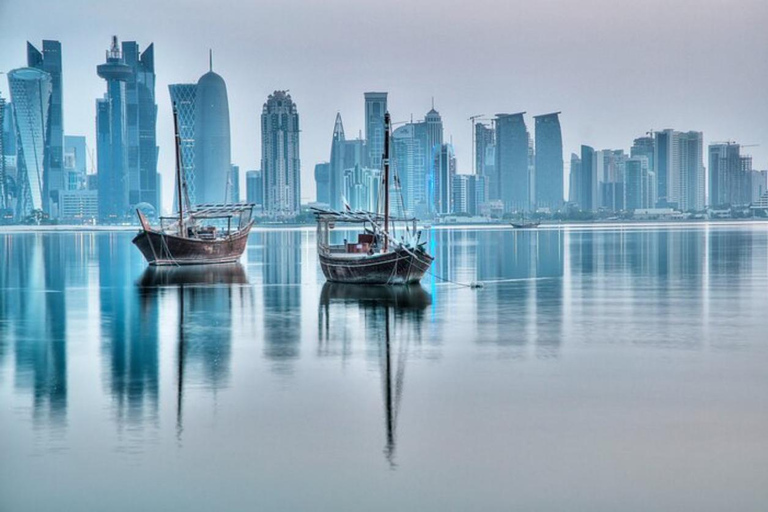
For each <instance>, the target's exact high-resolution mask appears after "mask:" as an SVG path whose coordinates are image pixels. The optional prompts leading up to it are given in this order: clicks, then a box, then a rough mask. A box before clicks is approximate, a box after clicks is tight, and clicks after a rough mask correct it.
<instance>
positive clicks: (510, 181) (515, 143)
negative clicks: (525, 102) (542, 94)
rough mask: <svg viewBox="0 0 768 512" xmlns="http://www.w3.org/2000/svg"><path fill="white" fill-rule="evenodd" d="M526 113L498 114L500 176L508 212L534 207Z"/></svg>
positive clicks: (500, 184)
mask: <svg viewBox="0 0 768 512" xmlns="http://www.w3.org/2000/svg"><path fill="white" fill-rule="evenodd" d="M524 114H525V112H519V113H517V114H496V119H495V123H496V126H495V128H496V166H495V167H496V179H495V180H494V181H495V182H496V183H497V184H498V188H499V199H501V201H502V202H503V203H504V209H505V211H524V210H529V209H530V202H529V194H530V188H531V183H530V175H529V173H528V140H529V137H528V130H527V129H526V127H525V119H524V118H523V115H524Z"/></svg>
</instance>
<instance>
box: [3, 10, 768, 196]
mask: <svg viewBox="0 0 768 512" xmlns="http://www.w3.org/2000/svg"><path fill="white" fill-rule="evenodd" d="M766 27H768V1H766V0H728V1H726V0H643V1H634V0H633V1H629V0H587V1H574V0H536V1H533V0H528V1H518V0H473V1H472V2H467V1H456V0H385V1H376V2H369V1H366V0H325V1H322V2H321V1H318V0H278V1H274V0H273V1H258V0H256V1H243V0H216V1H210V0H206V1H204V0H186V1H176V0H175V1H161V0H131V1H129V2H112V1H105V0H35V1H34V2H30V1H28V0H0V71H6V72H7V71H8V70H10V69H13V68H15V67H20V66H24V65H26V60H25V59H26V53H25V42H26V41H27V40H29V41H31V42H33V43H34V44H36V45H39V44H40V43H41V40H42V39H58V40H60V41H61V43H62V45H63V53H64V108H65V111H64V116H65V118H64V122H65V131H66V133H67V134H72V135H76V134H84V135H86V136H87V137H88V143H89V145H92V146H93V145H95V139H94V124H95V121H94V116H95V112H94V104H95V99H96V98H97V97H101V96H102V95H103V93H104V90H105V84H104V81H103V80H101V79H100V78H98V77H97V76H96V65H97V64H99V63H101V62H103V60H104V51H105V50H106V49H107V47H108V45H109V40H110V37H111V35H113V34H116V35H117V36H118V37H119V38H120V40H121V41H122V40H135V41H138V43H139V45H140V47H141V49H142V50H143V49H144V48H146V46H147V45H148V44H149V43H151V42H154V43H155V63H156V72H157V90H156V94H157V103H158V106H159V114H158V117H159V119H158V141H159V146H160V171H161V172H162V173H163V177H164V183H163V191H164V198H165V205H166V206H170V194H171V193H172V183H173V182H172V176H173V151H172V147H173V146H172V141H173V129H172V120H171V115H170V100H169V96H168V87H167V86H168V84H169V83H177V82H192V81H197V79H198V78H199V76H200V75H201V74H202V73H204V72H205V71H207V66H208V48H213V51H214V70H215V71H216V72H218V73H219V74H221V75H222V76H223V77H224V79H225V80H226V82H227V87H228V91H229V105H230V115H231V124H232V160H233V163H235V164H237V165H240V167H241V169H242V170H243V172H244V171H245V170H247V169H256V168H258V167H259V166H260V164H259V159H260V158H261V147H260V144H261V143H260V136H261V134H260V131H259V116H260V114H261V107H262V104H263V103H264V101H265V99H266V97H267V95H268V94H269V93H270V92H272V91H274V90H275V89H289V90H290V92H291V95H292V96H293V98H294V101H295V102H296V103H297V105H298V109H299V114H300V117H301V123H302V125H303V128H302V134H301V137H302V139H301V160H302V176H303V180H302V196H303V198H305V199H307V200H314V195H315V191H314V179H313V170H314V165H315V163H317V162H320V161H326V160H328V158H329V156H330V146H331V133H332V130H333V123H334V118H335V115H336V112H337V111H340V112H341V113H342V116H343V119H344V127H345V129H346V133H347V136H348V137H352V136H354V135H355V134H357V132H358V130H362V129H363V92H364V91H369V90H377V91H380V90H381V91H388V92H389V93H390V96H389V108H390V111H391V112H392V116H393V120H394V121H405V120H407V119H409V118H410V116H411V114H413V116H414V118H420V117H422V116H423V115H424V113H425V112H426V111H427V110H428V109H429V108H430V101H431V98H432V97H433V96H434V98H435V107H436V108H437V110H439V111H440V113H441V114H442V116H443V120H444V123H445V136H446V139H450V138H451V137H452V138H453V141H454V144H455V146H456V154H457V158H458V168H459V172H463V173H467V172H470V171H471V165H472V163H471V154H472V153H471V143H470V141H471V127H470V123H469V121H468V119H467V118H468V117H469V116H470V115H474V114H486V115H488V116H490V115H492V114H495V113H497V112H517V111H527V112H528V113H529V114H530V115H531V116H532V115H535V114H540V113H546V112H550V111H557V110H560V111H562V116H561V123H562V126H563V142H564V159H565V160H566V172H567V169H568V167H567V165H568V160H569V159H570V153H571V152H572V151H578V148H579V145H580V144H582V143H586V144H590V145H592V146H594V147H595V148H598V149H604V148H624V149H628V148H629V146H630V145H631V143H632V139H633V138H634V137H637V136H640V135H642V134H643V133H644V132H646V131H647V130H649V129H663V128H675V129H679V130H701V131H703V132H704V138H705V144H708V143H709V142H711V141H720V140H728V139H734V140H736V141H738V142H741V143H744V144H760V146H759V147H753V148H749V149H748V151H749V152H750V153H751V154H752V155H753V156H754V166H755V168H759V169H766V168H768V92H767V91H768V29H767V28H766ZM0 91H2V94H3V95H4V96H5V97H7V96H8V86H7V81H6V80H5V79H3V80H0ZM528 126H529V129H530V130H531V132H533V119H532V118H529V119H528ZM242 193H243V194H244V190H243V192H242Z"/></svg>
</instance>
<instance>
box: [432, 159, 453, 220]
mask: <svg viewBox="0 0 768 512" xmlns="http://www.w3.org/2000/svg"><path fill="white" fill-rule="evenodd" d="M433 168H434V170H435V175H434V176H435V177H434V184H433V190H434V212H435V213H436V214H438V215H447V214H450V213H453V199H454V197H453V178H454V176H456V157H455V155H454V152H453V145H452V144H441V145H440V146H439V149H438V150H437V151H435V152H434V165H433Z"/></svg>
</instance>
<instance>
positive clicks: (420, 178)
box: [391, 122, 434, 218]
mask: <svg viewBox="0 0 768 512" xmlns="http://www.w3.org/2000/svg"><path fill="white" fill-rule="evenodd" d="M391 161H392V169H393V171H394V173H395V175H396V176H397V177H398V180H399V182H400V190H401V192H402V195H403V203H404V209H405V212H406V215H415V216H417V217H420V218H423V217H427V216H428V215H429V213H430V211H431V210H430V205H431V204H432V202H433V201H432V199H433V198H432V196H431V195H430V189H429V184H430V183H431V180H430V177H429V176H430V170H431V169H432V167H433V165H434V162H433V161H432V151H431V149H430V147H429V135H428V132H427V124H426V123H425V122H410V123H406V124H404V125H402V126H399V127H397V129H395V131H394V132H393V133H392V159H391Z"/></svg>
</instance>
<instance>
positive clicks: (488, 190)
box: [475, 123, 499, 213]
mask: <svg viewBox="0 0 768 512" xmlns="http://www.w3.org/2000/svg"><path fill="white" fill-rule="evenodd" d="M495 166H496V131H495V130H494V129H493V128H492V127H490V126H488V125H485V124H483V123H476V124H475V174H477V175H478V176H483V177H484V180H483V185H484V186H483V187H482V193H484V194H486V196H485V197H482V198H480V200H479V202H480V204H483V203H486V202H488V200H489V199H499V190H498V189H499V187H498V186H497V185H496V177H497V176H496V171H495V169H496V167H495ZM478 208H479V207H478ZM478 211H479V210H478ZM476 213H477V212H476Z"/></svg>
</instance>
